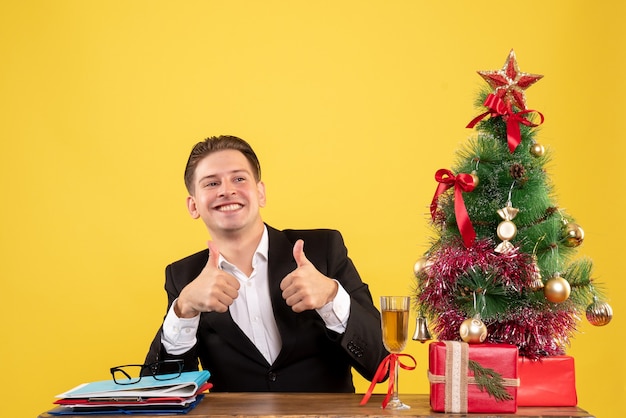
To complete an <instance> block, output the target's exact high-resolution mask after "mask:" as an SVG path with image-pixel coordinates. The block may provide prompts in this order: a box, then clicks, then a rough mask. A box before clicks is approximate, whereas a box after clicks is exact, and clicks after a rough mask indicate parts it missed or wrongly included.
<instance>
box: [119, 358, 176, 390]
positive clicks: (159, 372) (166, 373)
mask: <svg viewBox="0 0 626 418" xmlns="http://www.w3.org/2000/svg"><path fill="white" fill-rule="evenodd" d="M183 365H184V361H183V360H161V361H156V362H154V363H150V364H126V365H124V366H117V367H111V375H112V376H113V381H114V382H115V383H117V384H118V385H132V384H135V383H137V382H139V381H140V380H141V378H142V377H143V376H152V377H153V378H154V379H156V380H172V379H176V378H177V377H179V376H180V375H181V373H182V372H183ZM146 372H147V373H146Z"/></svg>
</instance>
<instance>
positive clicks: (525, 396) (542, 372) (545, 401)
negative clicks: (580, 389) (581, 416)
mask: <svg viewBox="0 0 626 418" xmlns="http://www.w3.org/2000/svg"><path fill="white" fill-rule="evenodd" d="M518 372H519V379H520V387H519V389H517V405H519V406H576V405H577V404H578V398H577V396H576V378H575V371H574V357H570V356H552V357H544V358H541V359H539V360H530V359H528V358H525V357H520V358H519V363H518Z"/></svg>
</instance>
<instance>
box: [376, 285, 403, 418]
mask: <svg viewBox="0 0 626 418" xmlns="http://www.w3.org/2000/svg"><path fill="white" fill-rule="evenodd" d="M410 305H411V298H410V296H381V297H380V310H381V327H382V331H383V344H384V345H385V348H386V349H387V351H389V352H390V353H394V354H399V353H400V352H402V350H404V347H406V342H407V340H408V339H409V307H410ZM398 368H399V367H398V362H397V361H396V362H395V370H390V371H389V373H394V379H395V384H394V386H393V395H392V397H391V399H390V400H389V403H388V404H387V407H386V409H409V408H411V407H410V406H408V405H406V404H404V403H403V402H402V401H401V400H400V399H399V398H398ZM390 377H391V376H390Z"/></svg>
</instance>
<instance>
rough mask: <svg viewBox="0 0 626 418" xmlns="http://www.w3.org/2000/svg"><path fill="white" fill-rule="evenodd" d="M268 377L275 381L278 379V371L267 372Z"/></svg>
mask: <svg viewBox="0 0 626 418" xmlns="http://www.w3.org/2000/svg"><path fill="white" fill-rule="evenodd" d="M267 379H268V380H269V381H270V382H275V381H276V373H274V372H269V373H268V374H267Z"/></svg>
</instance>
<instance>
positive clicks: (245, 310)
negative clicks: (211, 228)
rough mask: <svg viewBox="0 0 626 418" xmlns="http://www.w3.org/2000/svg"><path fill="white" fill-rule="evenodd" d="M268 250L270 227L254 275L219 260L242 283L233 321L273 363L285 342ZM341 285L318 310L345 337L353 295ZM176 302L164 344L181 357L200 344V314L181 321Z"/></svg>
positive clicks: (254, 260)
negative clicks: (278, 321)
mask: <svg viewBox="0 0 626 418" xmlns="http://www.w3.org/2000/svg"><path fill="white" fill-rule="evenodd" d="M268 249H269V239H268V234H267V227H266V228H265V231H264V232H263V236H262V238H261V242H260V243H259V246H258V247H257V249H256V251H255V253H254V257H253V258H252V274H251V275H250V276H249V277H248V276H246V275H245V274H244V273H243V272H241V270H239V269H238V268H237V267H235V266H234V265H233V264H231V263H229V262H228V260H226V259H225V258H224V257H222V255H220V258H219V266H220V269H222V270H224V271H225V272H227V273H229V274H232V275H233V276H235V277H236V278H237V280H239V283H240V288H239V296H237V298H236V299H235V300H234V302H233V304H232V305H230V307H229V310H230V314H231V316H232V317H233V320H234V321H235V323H236V324H237V325H238V326H239V328H241V330H242V331H243V332H244V333H245V334H246V336H247V337H248V338H249V339H250V341H252V342H253V343H254V345H255V346H256V347H257V349H258V350H259V351H260V352H261V354H263V357H265V359H266V360H267V361H268V362H269V363H270V364H272V363H273V362H274V360H276V357H278V353H279V352H280V349H281V347H282V341H281V337H280V333H279V332H278V328H277V326H276V320H275V318H274V314H273V311H272V302H271V299H270V292H269V285H268V276H267V255H268ZM337 285H338V290H337V295H336V296H335V299H334V300H333V301H331V302H329V303H327V304H326V305H324V306H323V307H321V308H320V309H316V311H317V313H318V314H319V315H320V317H321V318H322V319H323V320H324V323H325V324H326V327H327V328H328V329H330V330H332V331H335V332H337V333H340V334H341V333H344V332H345V330H346V324H347V322H348V317H349V315H350V295H348V292H346V290H345V289H344V288H343V287H342V286H341V284H340V283H339V282H337ZM175 303H176V301H174V303H172V306H171V307H170V310H169V312H168V313H167V316H166V317H165V321H164V322H163V334H162V336H161V342H162V344H163V346H164V347H165V351H167V352H168V353H170V354H174V355H179V354H183V353H185V352H187V351H189V349H191V348H192V347H193V346H194V345H195V344H196V332H197V331H198V324H199V323H200V315H197V316H195V317H193V318H179V317H178V316H176V313H175V312H174V304H175Z"/></svg>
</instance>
